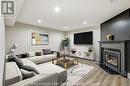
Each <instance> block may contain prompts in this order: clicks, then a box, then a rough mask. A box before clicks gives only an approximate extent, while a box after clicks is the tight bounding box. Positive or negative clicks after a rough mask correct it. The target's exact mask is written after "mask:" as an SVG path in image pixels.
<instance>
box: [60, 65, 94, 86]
mask: <svg viewBox="0 0 130 86" xmlns="http://www.w3.org/2000/svg"><path fill="white" fill-rule="evenodd" d="M93 69H94V67H93V66H89V65H86V64H78V65H76V66H73V67H71V68H69V69H68V70H67V81H66V82H65V83H64V84H62V85H61V86H73V85H75V84H76V83H77V82H78V81H79V80H80V79H82V78H83V77H85V76H86V75H87V74H88V73H89V72H90V71H92V70H93Z"/></svg>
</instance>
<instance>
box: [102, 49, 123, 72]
mask: <svg viewBox="0 0 130 86" xmlns="http://www.w3.org/2000/svg"><path fill="white" fill-rule="evenodd" d="M120 55H121V53H120V50H116V49H104V51H103V56H104V60H103V61H104V64H105V65H106V66H108V67H110V68H111V69H113V70H115V71H116V72H118V71H120V63H121V62H120Z"/></svg>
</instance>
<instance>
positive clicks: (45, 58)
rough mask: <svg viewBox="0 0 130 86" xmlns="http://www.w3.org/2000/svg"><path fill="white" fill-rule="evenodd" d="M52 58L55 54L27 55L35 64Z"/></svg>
mask: <svg viewBox="0 0 130 86" xmlns="http://www.w3.org/2000/svg"><path fill="white" fill-rule="evenodd" d="M54 58H56V55H55V54H49V55H42V56H34V57H29V58H28V59H30V60H31V61H32V62H34V63H35V64H41V63H44V62H47V61H51V60H52V59H54Z"/></svg>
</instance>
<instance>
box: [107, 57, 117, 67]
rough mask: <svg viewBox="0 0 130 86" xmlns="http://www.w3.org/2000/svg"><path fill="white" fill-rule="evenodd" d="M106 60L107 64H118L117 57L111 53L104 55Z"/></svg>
mask: <svg viewBox="0 0 130 86" xmlns="http://www.w3.org/2000/svg"><path fill="white" fill-rule="evenodd" d="M106 62H108V63H109V64H112V65H114V66H118V59H117V57H115V56H112V55H106Z"/></svg>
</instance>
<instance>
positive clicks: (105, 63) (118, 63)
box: [100, 41, 130, 77]
mask: <svg viewBox="0 0 130 86" xmlns="http://www.w3.org/2000/svg"><path fill="white" fill-rule="evenodd" d="M129 52H130V41H100V67H102V68H103V69H104V70H106V71H107V72H109V73H110V74H112V73H114V74H115V73H116V74H120V75H122V76H124V77H127V73H128V67H127V66H128V65H127V63H128V62H127V59H128V57H129V56H130V54H129Z"/></svg>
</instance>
